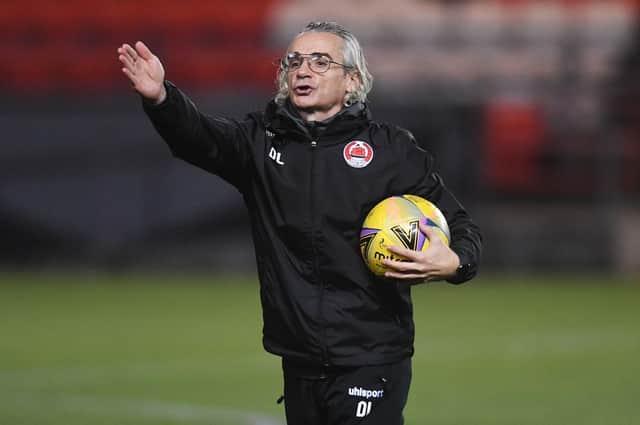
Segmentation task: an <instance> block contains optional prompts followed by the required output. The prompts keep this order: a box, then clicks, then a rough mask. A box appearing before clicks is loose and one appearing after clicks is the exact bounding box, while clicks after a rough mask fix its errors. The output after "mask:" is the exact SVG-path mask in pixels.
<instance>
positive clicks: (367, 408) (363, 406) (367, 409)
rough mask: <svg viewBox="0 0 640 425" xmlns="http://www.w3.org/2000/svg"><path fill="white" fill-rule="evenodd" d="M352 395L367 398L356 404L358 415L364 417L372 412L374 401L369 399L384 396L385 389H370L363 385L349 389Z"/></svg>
mask: <svg viewBox="0 0 640 425" xmlns="http://www.w3.org/2000/svg"><path fill="white" fill-rule="evenodd" d="M347 392H348V393H349V395H350V396H352V397H358V398H364V399H365V400H361V401H359V402H358V404H357V405H356V417H357V418H364V417H365V416H367V415H368V414H370V413H371V407H372V403H371V401H367V400H369V399H371V398H373V399H377V398H382V397H384V390H368V389H365V388H361V387H351V388H349V390H348V391H347Z"/></svg>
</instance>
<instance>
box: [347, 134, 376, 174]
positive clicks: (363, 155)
mask: <svg viewBox="0 0 640 425" xmlns="http://www.w3.org/2000/svg"><path fill="white" fill-rule="evenodd" d="M342 156H343V157H344V160H345V161H347V164H349V165H350V166H351V167H353V168H364V167H366V166H367V165H369V164H370V163H371V160H372V159H373V148H372V147H371V145H369V144H368V143H367V142H363V141H362V140H353V141H351V142H349V143H347V145H346V146H345V147H344V150H343V151H342Z"/></svg>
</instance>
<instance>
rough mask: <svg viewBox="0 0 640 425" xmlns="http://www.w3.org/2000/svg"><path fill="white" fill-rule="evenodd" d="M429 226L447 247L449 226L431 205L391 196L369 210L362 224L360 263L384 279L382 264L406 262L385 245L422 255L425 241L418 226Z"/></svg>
mask: <svg viewBox="0 0 640 425" xmlns="http://www.w3.org/2000/svg"><path fill="white" fill-rule="evenodd" d="M420 221H422V222H423V223H426V224H427V225H429V226H433V227H434V230H436V233H437V234H438V236H439V237H440V239H441V240H442V241H443V242H444V243H445V244H447V245H449V239H450V233H449V225H448V224H447V220H446V219H445V217H444V215H443V214H442V212H441V211H440V210H439V209H438V207H436V206H435V205H434V204H432V203H431V202H429V201H427V200H426V199H424V198H421V197H419V196H416V195H402V196H391V197H389V198H387V199H385V200H383V201H381V202H380V203H378V204H377V205H376V206H375V207H373V208H372V209H371V211H370V212H369V214H367V217H366V218H365V219H364V223H362V230H361V231H360V252H361V254H362V258H363V259H364V262H365V263H366V264H367V266H368V267H369V269H370V270H371V271H372V272H373V273H374V274H376V275H377V276H384V273H385V272H386V271H388V270H389V269H388V267H387V266H385V265H384V264H382V260H384V259H389V260H398V261H407V259H406V258H404V257H402V256H398V255H396V254H393V253H392V252H391V251H389V250H388V249H387V248H386V247H387V246H389V245H399V246H403V247H405V248H408V249H411V250H414V251H424V250H425V249H427V247H428V246H429V239H428V238H427V237H426V236H425V235H424V234H423V233H422V232H421V231H420V227H419V222H420Z"/></svg>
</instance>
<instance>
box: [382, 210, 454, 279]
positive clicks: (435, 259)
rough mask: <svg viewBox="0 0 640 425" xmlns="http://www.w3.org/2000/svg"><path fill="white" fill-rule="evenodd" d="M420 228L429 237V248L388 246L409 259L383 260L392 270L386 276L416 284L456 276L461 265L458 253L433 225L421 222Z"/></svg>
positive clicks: (395, 252)
mask: <svg viewBox="0 0 640 425" xmlns="http://www.w3.org/2000/svg"><path fill="white" fill-rule="evenodd" d="M420 230H421V231H422V233H424V234H425V235H426V236H427V238H428V239H429V246H428V247H427V249H426V250H424V251H413V250H410V249H407V248H404V247H401V246H395V245H391V246H388V247H387V249H388V250H389V251H391V252H393V253H394V254H397V255H400V256H402V257H405V258H406V259H407V260H408V261H397V260H383V261H382V263H383V264H384V265H385V266H387V267H389V268H390V269H391V270H392V271H388V272H386V273H385V274H384V275H385V277H388V278H394V279H399V280H403V281H406V282H407V283H410V284H415V283H422V282H424V281H425V280H426V281H433V280H443V279H448V278H451V277H453V276H455V274H456V271H457V269H458V266H459V265H460V258H459V257H458V255H457V254H456V253H455V252H453V251H452V250H451V248H449V247H448V246H447V245H446V244H445V243H444V242H442V240H441V239H440V238H439V237H438V234H437V233H436V232H435V231H434V230H433V228H432V227H431V226H429V225H427V224H424V223H422V222H420Z"/></svg>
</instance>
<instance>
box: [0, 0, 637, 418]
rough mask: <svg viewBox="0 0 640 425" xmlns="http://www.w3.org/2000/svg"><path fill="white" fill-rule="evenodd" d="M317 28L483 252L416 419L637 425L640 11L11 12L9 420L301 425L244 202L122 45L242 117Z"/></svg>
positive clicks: (0, 284)
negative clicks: (286, 398) (139, 83)
mask: <svg viewBox="0 0 640 425" xmlns="http://www.w3.org/2000/svg"><path fill="white" fill-rule="evenodd" d="M320 18H323V19H332V20H337V21H338V22H340V23H342V24H343V25H345V26H346V27H347V28H349V29H350V30H352V31H353V32H354V33H355V34H356V35H357V36H359V38H360V40H361V42H362V44H363V47H364V49H365V53H366V54H367V57H368V60H369V64H370V68H371V71H372V73H373V75H374V77H375V84H374V91H373V95H372V99H371V105H372V109H373V112H374V115H375V117H376V118H377V119H380V120H385V121H391V122H395V123H399V124H401V125H404V126H406V127H408V128H410V129H411V130H412V131H413V132H414V134H415V135H416V137H417V138H418V140H419V141H420V142H421V143H423V144H424V145H425V146H427V147H428V148H429V149H431V150H432V151H433V152H434V154H435V155H436V157H437V160H438V163H439V167H440V171H441V174H442V175H443V176H444V178H445V181H447V182H448V184H449V186H450V187H451V188H452V190H453V191H454V193H456V194H457V195H458V197H459V198H460V199H461V200H462V202H463V203H464V204H465V205H466V206H467V207H468V208H469V210H470V211H471V213H472V215H473V216H474V217H475V218H476V219H477V221H478V222H479V224H480V226H481V228H482V229H483V233H484V235H485V242H486V247H485V251H484V252H485V254H484V258H483V265H482V276H481V278H480V279H479V281H478V282H477V283H474V284H472V285H469V286H468V287H466V286H465V287H461V288H450V287H446V286H438V285H434V286H430V287H424V288H422V287H421V288H419V289H417V290H416V291H415V294H416V304H417V305H418V306H419V308H417V309H416V310H417V311H418V312H419V313H418V316H417V318H416V320H417V322H418V323H417V327H418V332H419V333H418V341H417V348H418V353H417V355H416V371H415V379H414V392H413V393H412V396H411V397H412V398H411V399H410V402H409V406H408V408H407V422H408V423H409V424H419V423H438V424H451V425H453V424H462V423H466V424H474V425H481V424H487V425H489V424H492V425H495V424H544V425H550V424H563V425H564V424H571V423H580V424H594V425H595V424H603V425H617V424H621V425H627V424H628V425H632V424H638V423H640V410H639V408H638V407H637V406H635V403H634V400H635V399H637V398H638V396H640V386H639V385H638V384H637V383H636V382H635V380H636V379H637V378H638V375H637V372H636V373H635V379H634V373H633V372H632V370H634V368H635V369H637V365H636V363H637V359H638V358H639V356H640V331H639V329H638V323H640V313H639V312H638V308H637V306H638V301H640V285H639V282H640V2H639V1H638V0H626V1H623V0H609V1H604V0H557V1H537V0H485V1H472V0H468V1H464V0H456V1H453V0H450V1H428V0H423V1H416V0H398V1H395V2H393V3H392V4H391V3H389V2H386V1H382V0H369V1H363V0H342V1H337V0H324V1H322V2H320V1H316V2H313V1H307V0H305V1H303V0H298V1H287V0H235V1H230V0H182V1H178V0H155V1H151V0H129V1H125V0H102V1H99V2H98V1H95V2H93V1H88V0H67V1H64V2H53V1H45V0H19V1H18V0H2V1H0V58H2V59H0V93H1V94H2V96H0V125H1V127H2V136H1V140H2V149H1V150H0V235H1V236H2V237H0V290H1V292H0V319H1V320H0V335H2V338H1V341H0V396H1V397H0V423H1V424H5V423H6V424H11V425H12V424H76V423H77V424H85V423H92V424H99V423H105V424H107V423H118V424H128V423H136V424H140V423H154V424H158V423H162V424H165V423H166V424H169V423H171V424H173V423H180V424H191V423H198V424H200V423H212V424H223V425H224V424H241V423H242V424H261V425H265V424H281V423H283V415H282V409H281V406H276V405H275V403H274V401H275V399H276V398H277V396H278V395H279V394H280V392H281V383H280V377H279V373H278V363H277V359H275V358H272V357H271V356H268V355H266V354H264V353H262V351H261V348H260V312H259V306H258V295H257V291H256V290H255V289H256V288H255V285H256V280H255V276H254V270H255V266H254V258H253V250H252V247H251V239H250V238H251V236H250V231H249V229H248V227H247V225H246V224H247V223H246V213H245V212H244V206H243V204H242V200H241V198H240V196H239V194H238V193H237V192H235V190H234V189H232V188H230V187H228V186H226V185H225V184H224V183H222V182H221V181H219V180H217V179H216V178H215V177H213V176H210V175H207V174H206V173H204V172H202V171H200V170H197V169H195V168H193V167H190V166H188V165H186V164H184V163H181V162H179V161H177V160H174V159H173V158H172V157H171V156H170V155H169V152H168V149H167V148H166V147H165V146H164V144H163V142H162V141H161V140H160V139H159V137H158V136H157V135H156V134H155V132H154V131H153V129H152V128H151V125H150V124H149V123H148V122H147V120H146V118H145V117H144V115H143V113H142V111H141V107H140V102H139V101H138V99H136V97H135V95H134V94H133V93H132V91H131V89H130V88H129V85H128V83H127V81H126V80H125V78H124V77H123V76H122V75H121V73H120V70H119V68H120V67H119V64H118V61H117V54H116V48H117V47H118V46H119V45H120V44H121V43H122V42H134V41H136V40H144V41H145V42H146V43H147V44H148V45H149V46H150V47H151V49H152V50H153V51H154V52H155V53H156V54H157V55H158V56H159V57H160V58H161V60H163V63H164V65H165V68H166V70H167V73H168V78H169V79H170V80H172V81H173V82H175V83H176V84H177V85H178V86H180V87H181V88H183V89H184V90H186V91H187V92H188V93H189V94H190V95H191V96H192V97H193V98H194V99H195V100H196V101H197V103H198V104H199V105H200V106H201V108H202V109H203V110H205V111H208V112H210V113H212V114H215V113H222V114H225V115H228V116H234V117H241V116H243V115H244V114H245V113H246V112H248V111H252V110H256V109H261V108H262V107H263V106H264V104H265V103H266V101H267V100H268V99H269V97H270V96H271V95H272V94H273V92H274V84H273V80H274V76H275V71H276V65H275V63H276V61H277V58H278V57H279V56H280V55H281V54H282V52H283V51H284V49H285V48H286V45H287V43H288V41H289V40H290V38H291V37H292V36H293V35H294V34H296V33H297V32H298V31H299V30H300V29H301V28H302V27H303V26H304V25H305V24H306V22H308V21H310V20H316V19H320ZM420 307H422V308H420Z"/></svg>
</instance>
